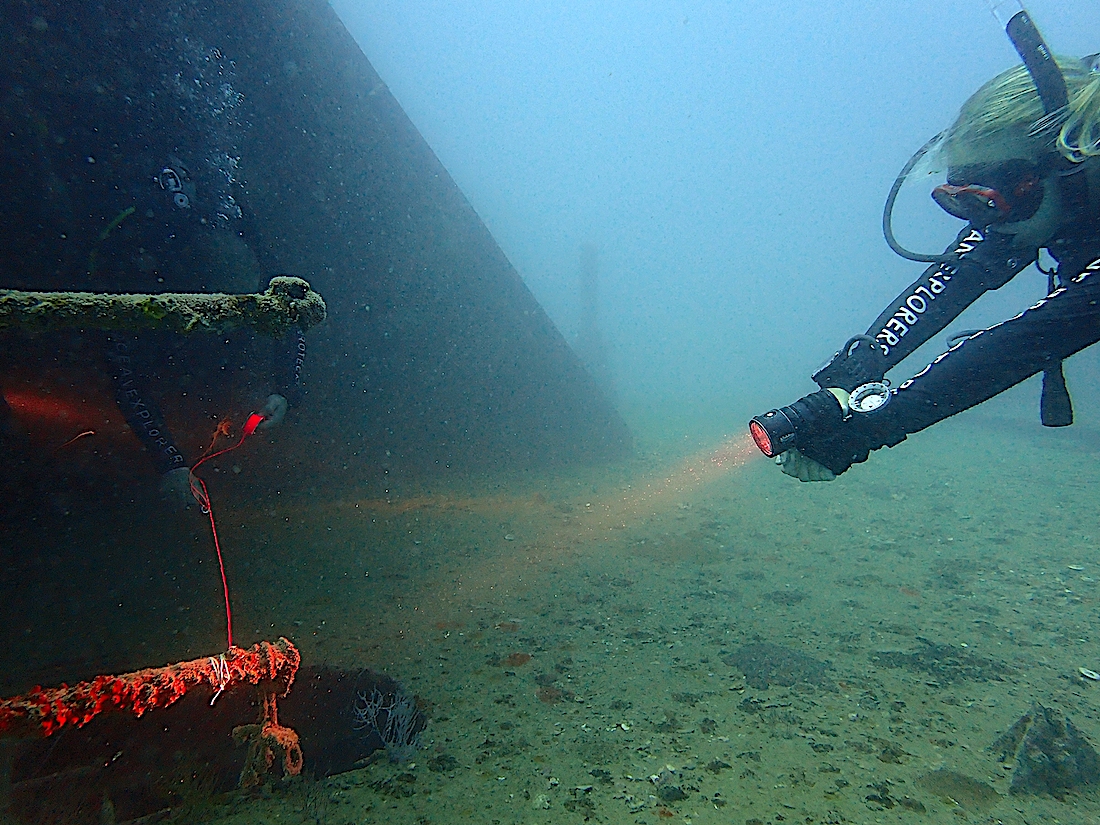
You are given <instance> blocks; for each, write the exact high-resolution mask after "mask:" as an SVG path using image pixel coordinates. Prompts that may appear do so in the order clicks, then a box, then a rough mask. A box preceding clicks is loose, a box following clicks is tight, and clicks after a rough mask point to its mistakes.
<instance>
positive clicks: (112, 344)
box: [107, 336, 187, 476]
mask: <svg viewBox="0 0 1100 825" xmlns="http://www.w3.org/2000/svg"><path fill="white" fill-rule="evenodd" d="M132 349H133V347H132V346H131V342H130V341H128V340H124V339H122V338H116V337H113V336H112V338H111V339H110V341H109V343H108V349H107V359H108V360H109V361H110V363H111V377H112V379H113V380H114V385H115V400H116V401H117V402H118V406H119V409H120V410H121V411H122V415H123V417H124V418H125V419H126V423H127V424H129V425H130V429H131V430H133V431H134V434H135V435H136V436H137V437H138V439H139V440H140V441H141V443H142V444H143V445H144V446H145V449H146V450H148V452H149V455H150V456H151V457H152V459H153V463H154V464H155V465H156V468H157V472H159V473H160V474H161V475H162V476H165V475H167V474H168V473H170V472H171V471H173V470H178V469H181V468H186V467H187V460H186V458H184V455H183V453H182V452H181V451H180V449H179V448H178V447H177V446H176V443H175V440H174V439H173V438H172V434H171V433H170V432H169V431H168V427H167V425H166V424H165V423H164V416H163V415H161V412H160V409H159V408H158V407H157V405H156V402H154V401H153V399H152V398H151V397H150V396H149V392H148V388H147V387H146V385H145V381H144V380H143V376H142V375H141V371H140V370H139V368H138V364H137V361H136V359H135V358H134V354H133V352H132Z"/></svg>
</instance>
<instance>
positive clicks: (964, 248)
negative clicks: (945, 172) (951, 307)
mask: <svg viewBox="0 0 1100 825" xmlns="http://www.w3.org/2000/svg"><path fill="white" fill-rule="evenodd" d="M982 240H984V237H983V236H982V233H981V232H979V231H978V230H977V229H974V230H972V231H971V232H970V234H969V235H967V236H966V237H965V238H963V239H962V241H960V242H959V245H958V246H956V247H955V250H954V254H955V255H963V254H965V253H967V252H970V251H971V250H973V249H974V245H975V244H976V243H979V242H980V241H982ZM953 273H954V267H952V266H951V265H950V264H948V263H942V264H940V266H939V267H938V268H937V269H936V271H935V272H934V273H933V274H932V275H929V276H928V282H927V284H921V285H920V286H918V287H916V288H915V289H914V290H913V292H912V294H911V295H909V297H907V298H906V299H905V300H904V301H903V302H902V304H901V306H900V307H898V309H897V310H896V311H895V312H894V314H893V315H892V316H891V318H890V320H889V321H887V322H886V324H885V325H884V326H883V328H882V329H880V330H879V331H878V334H877V335H875V340H876V341H878V342H879V348H880V349H881V350H882V354H883V355H889V354H890V348H891V347H896V346H897V345H898V343H900V341H901V339H902V338H903V337H905V335H906V333H908V332H909V329H910V327H912V326H913V325H914V324H916V323H917V322H918V321H919V320H920V316H921V315H923V314H924V312H925V310H927V309H928V305H929V304H930V303H931V302H932V301H934V300H936V296H937V295H939V294H940V293H941V292H943V291H944V290H945V289H946V288H947V282H948V281H950V280H951V276H952V274H953Z"/></svg>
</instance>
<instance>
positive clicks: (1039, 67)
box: [882, 0, 1088, 263]
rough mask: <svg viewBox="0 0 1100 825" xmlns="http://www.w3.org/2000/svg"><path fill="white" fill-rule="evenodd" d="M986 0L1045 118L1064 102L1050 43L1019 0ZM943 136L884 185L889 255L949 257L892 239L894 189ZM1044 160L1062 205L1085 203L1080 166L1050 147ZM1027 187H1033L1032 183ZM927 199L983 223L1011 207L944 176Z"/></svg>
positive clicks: (993, 194)
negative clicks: (1054, 177) (943, 181)
mask: <svg viewBox="0 0 1100 825" xmlns="http://www.w3.org/2000/svg"><path fill="white" fill-rule="evenodd" d="M988 3H989V8H990V11H991V12H992V13H993V16H994V17H995V18H996V19H997V21H998V22H999V23H1000V24H1001V25H1002V26H1004V29H1005V33H1006V34H1007V35H1008V39H1009V40H1010V41H1011V43H1012V46H1013V48H1015V50H1016V53H1017V54H1018V55H1019V56H1020V59H1021V60H1022V61H1023V64H1024V68H1026V69H1027V72H1028V75H1029V76H1030V77H1031V80H1032V82H1033V83H1034V84H1035V89H1036V91H1037V92H1038V94H1039V100H1040V102H1041V103H1042V107H1043V112H1044V113H1045V115H1046V116H1047V117H1051V116H1055V115H1056V113H1059V112H1061V111H1064V110H1065V108H1066V106H1067V104H1068V102H1069V94H1068V91H1067V88H1066V81H1065V78H1064V77H1063V76H1062V72H1061V70H1060V69H1059V68H1058V64H1057V63H1056V62H1055V60H1054V56H1053V54H1052V53H1051V51H1050V47H1049V46H1047V44H1046V42H1045V41H1044V40H1043V37H1042V35H1041V34H1039V30H1038V29H1037V28H1036V26H1035V23H1034V22H1032V20H1031V16H1030V15H1029V14H1028V13H1027V10H1026V9H1025V8H1024V7H1023V5H1022V4H1021V3H1020V2H1019V0H988ZM945 135H946V131H944V132H940V133H939V134H937V135H936V136H935V137H933V138H932V139H931V140H929V141H927V142H926V143H925V144H924V145H923V146H921V148H920V149H918V150H917V151H916V152H915V153H914V154H913V156H912V157H911V158H910V159H909V161H908V162H907V163H906V164H905V166H904V167H902V170H901V172H900V173H898V176H897V178H896V179H895V180H894V184H893V186H891V187H890V193H889V194H888V195H887V197H886V204H885V206H884V207H883V211H882V233H883V236H884V237H885V238H886V243H887V244H888V245H889V247H890V249H892V250H893V251H894V252H895V253H897V254H898V255H900V256H901V257H903V258H907V259H908V260H911V261H920V262H922V263H939V262H943V261H945V260H948V259H949V257H950V254H938V255H927V254H921V253H918V252H913V251H911V250H909V249H906V248H905V247H903V246H902V245H901V244H900V243H898V241H897V239H896V238H895V237H894V231H893V212H894V202H895V201H896V199H897V196H898V193H899V192H900V191H901V188H902V186H904V184H905V181H906V179H907V178H908V177H909V174H910V173H911V172H912V171H913V168H914V167H915V166H916V165H917V164H918V163H919V162H920V161H921V159H922V158H923V157H924V156H925V155H926V154H927V153H928V152H929V151H930V150H931V149H933V147H936V146H937V145H938V144H940V142H941V141H942V140H943V138H944V137H945ZM1049 164H1050V165H1049V166H1048V167H1047V168H1048V169H1049V168H1053V169H1054V170H1055V171H1056V174H1057V186H1058V189H1059V194H1060V195H1061V198H1062V201H1063V203H1064V205H1065V206H1066V207H1067V208H1069V209H1071V210H1076V209H1079V208H1084V207H1086V206H1087V203H1088V184H1087V181H1086V179H1085V177H1084V176H1083V175H1081V174H1076V173H1079V172H1080V171H1081V166H1080V165H1078V164H1074V163H1073V162H1071V161H1070V160H1068V159H1067V158H1065V157H1063V156H1062V155H1061V154H1059V153H1058V152H1056V151H1052V153H1051V156H1050V158H1049ZM960 184H961V185H960ZM1031 186H1034V182H1033V181H1032V182H1031ZM1028 194H1030V195H1031V196H1032V198H1034V195H1035V192H1034V191H1030V190H1029V192H1028ZM933 198H934V199H935V200H936V202H937V203H938V204H939V205H940V206H941V207H943V208H944V209H945V210H946V211H947V212H949V213H950V214H953V215H955V216H956V217H960V218H963V219H964V220H965V219H967V216H968V215H969V214H974V215H975V216H981V217H977V218H976V220H977V222H979V223H984V225H988V224H990V223H993V222H995V221H996V220H998V219H1000V220H1006V219H1009V215H1008V213H1009V211H1010V208H1011V205H1010V204H1009V203H1008V202H1007V201H1006V200H1005V199H1003V196H1002V193H1001V192H1000V191H998V190H996V189H993V188H990V187H988V186H980V185H976V184H974V183H971V182H968V181H959V182H953V181H951V180H950V178H949V180H948V183H946V184H942V185H940V186H937V187H936V189H935V191H934V192H933ZM982 217H988V219H989V220H987V221H982V220H981V218H982Z"/></svg>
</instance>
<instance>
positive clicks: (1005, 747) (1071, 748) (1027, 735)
mask: <svg viewBox="0 0 1100 825" xmlns="http://www.w3.org/2000/svg"><path fill="white" fill-rule="evenodd" d="M992 750H993V751H994V752H995V753H996V754H997V757H998V759H1000V761H1002V762H1008V761H1009V760H1010V759H1012V758H1013V757H1015V759H1016V767H1015V768H1014V769H1013V771H1012V783H1011V785H1010V786H1009V791H1010V792H1011V793H1015V794H1050V795H1052V796H1055V797H1061V796H1062V795H1063V794H1065V793H1066V792H1067V791H1072V790H1077V789H1079V788H1083V787H1085V786H1087V785H1092V784H1095V783H1096V782H1097V781H1100V756H1098V755H1097V753H1096V751H1095V749H1093V747H1092V745H1090V744H1089V742H1088V740H1086V739H1085V737H1084V736H1082V735H1081V733H1080V731H1078V730H1077V728H1076V727H1074V725H1073V723H1072V722H1070V721H1069V719H1068V718H1066V717H1064V716H1062V715H1061V714H1060V713H1058V712H1057V711H1055V710H1051V709H1050V708H1046V707H1043V706H1042V705H1040V704H1039V703H1038V702H1036V703H1035V704H1034V705H1032V706H1031V710H1029V711H1028V712H1027V713H1025V714H1024V715H1023V716H1021V717H1020V718H1019V719H1017V720H1016V722H1015V723H1013V725H1012V727H1010V728H1009V729H1008V730H1007V731H1005V732H1004V733H1003V734H1001V735H1000V736H998V737H997V739H996V741H995V742H994V743H993V746H992Z"/></svg>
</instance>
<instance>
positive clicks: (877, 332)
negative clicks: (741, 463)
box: [799, 227, 1100, 473]
mask: <svg viewBox="0 0 1100 825" xmlns="http://www.w3.org/2000/svg"><path fill="white" fill-rule="evenodd" d="M1083 235H1084V236H1083V237H1081V238H1078V239H1067V240H1062V241H1058V242H1056V243H1054V244H1051V245H1050V247H1049V251H1050V252H1051V254H1052V255H1053V256H1054V258H1055V260H1057V262H1058V269H1057V273H1056V274H1054V275H1053V276H1052V277H1051V288H1050V290H1049V294H1047V296H1046V297H1044V298H1043V299H1041V300H1040V301H1038V302H1037V303H1035V304H1034V305H1032V306H1030V307H1028V308H1027V309H1026V310H1024V311H1023V312H1021V313H1020V314H1019V315H1016V316H1014V317H1012V318H1009V319H1008V320H1006V321H1002V322H1000V323H999V324H994V325H993V326H991V327H989V328H987V329H983V330H978V331H975V332H971V333H969V334H968V335H966V337H964V338H962V339H961V340H959V341H958V342H957V343H955V344H954V345H953V346H951V347H950V348H949V349H948V350H947V351H946V352H944V353H942V354H941V355H939V356H938V357H937V358H936V359H935V360H934V361H933V362H932V363H931V364H929V365H928V366H927V367H925V368H924V369H923V370H921V371H920V372H919V373H917V374H916V375H915V376H913V377H912V378H910V379H909V380H907V381H905V382H904V383H903V384H901V385H900V386H899V387H898V388H897V389H896V390H894V391H893V392H892V397H891V399H890V401H889V403H888V404H886V405H885V406H884V407H882V408H880V409H879V410H877V411H875V412H872V413H867V414H858V413H854V414H851V415H849V417H848V418H847V419H845V420H844V421H843V422H842V423H841V424H839V426H837V427H834V428H831V429H829V428H826V431H824V432H822V433H821V434H820V435H815V437H813V438H812V439H810V440H808V442H807V443H806V444H805V445H802V444H801V443H800V446H799V449H800V450H801V451H802V452H803V453H804V454H805V455H807V456H808V457H810V458H812V459H814V460H815V461H818V462H819V463H821V464H823V465H825V466H826V467H828V468H829V469H830V470H832V471H833V472H834V473H842V472H844V471H845V470H847V469H848V468H849V467H850V466H851V465H852V464H856V463H859V462H861V461H866V460H867V456H868V453H869V452H870V451H871V450H876V449H878V448H879V447H884V446H886V447H892V446H894V445H895V444H898V443H900V442H901V441H903V440H905V437H906V436H907V435H908V434H910V433H915V432H918V431H920V430H923V429H924V428H925V427H929V426H931V425H932V424H935V423H936V422H937V421H942V420H943V419H945V418H947V417H948V416H952V415H954V414H955V413H958V412H962V411H963V410H966V409H969V408H971V407H974V406H976V405H978V404H980V403H982V402H983V401H985V400H987V399H989V398H992V397H993V396H995V395H997V394H998V393H1000V392H1003V391H1004V390H1006V389H1008V388H1009V387H1012V386H1014V385H1016V384H1018V383H1020V382H1021V381H1023V380H1024V379H1026V378H1030V377H1031V376H1032V375H1035V374H1037V373H1040V372H1047V374H1048V375H1049V376H1051V377H1052V380H1053V381H1055V382H1056V381H1057V380H1058V379H1060V376H1061V372H1060V369H1061V362H1062V360H1063V359H1065V358H1068V357H1069V356H1071V355H1073V354H1074V353H1076V352H1079V351H1080V350H1082V349H1084V348H1085V347H1087V346H1089V345H1091V344H1095V343H1096V342H1097V341H1100V231H1096V229H1095V227H1093V228H1092V231H1090V232H1087V233H1083ZM1011 242H1012V239H1011V237H1010V236H1008V235H1005V234H1001V233H996V232H987V231H982V230H978V229H975V228H973V227H967V228H966V229H965V230H963V231H962V232H961V233H959V236H958V238H956V240H955V243H954V244H953V245H952V246H951V247H950V248H949V250H948V253H947V260H945V261H944V262H943V263H939V264H933V265H932V266H930V267H928V268H927V269H926V270H925V271H924V273H923V274H922V275H921V277H920V278H918V279H917V280H916V281H915V282H914V283H913V284H912V285H911V286H910V287H909V288H908V289H906V290H905V291H904V292H902V293H901V295H899V296H898V298H897V299H895V300H894V302H893V303H891V305H890V306H889V307H888V308H887V309H886V311H885V312H883V313H882V314H881V315H880V316H879V317H878V319H877V320H876V321H875V323H874V325H873V326H872V327H871V329H870V330H868V332H867V337H865V338H862V339H860V340H858V341H856V342H855V343H854V345H853V346H851V347H849V348H848V351H847V352H841V353H837V355H835V356H834V357H833V359H832V360H831V361H830V362H829V363H828V364H827V365H826V366H824V367H823V368H822V369H821V370H819V371H818V372H817V373H815V375H814V380H815V381H816V382H817V383H818V385H819V386H821V387H822V388H823V389H824V388H827V387H840V388H843V389H845V390H848V391H849V392H850V391H852V390H853V389H855V388H856V387H857V386H859V385H860V384H863V383H866V382H869V381H879V380H881V379H882V377H883V376H884V375H885V373H886V371H887V370H889V369H890V368H892V367H893V366H894V365H896V364H898V363H899V362H900V361H901V360H902V359H903V358H905V357H906V356H907V355H909V354H910V353H912V352H913V351H914V350H915V349H916V348H917V347H919V346H920V345H921V344H923V343H924V342H925V341H927V340H928V339H929V338H931V337H932V336H933V335H935V334H936V333H938V332H939V331H940V330H942V329H943V328H944V327H945V326H947V324H949V323H950V322H951V321H952V320H954V319H955V318H956V317H957V316H958V315H959V313H961V312H962V311H963V310H964V309H966V308H967V307H968V306H970V304H972V303H973V302H974V301H975V300H977V299H978V298H979V297H980V296H981V295H982V294H983V293H984V292H986V291H987V290H990V289H997V288H999V287H1001V286H1004V285H1005V284H1006V283H1008V281H1009V280H1011V279H1012V277H1013V276H1015V275H1016V274H1017V273H1018V272H1020V271H1021V270H1022V269H1024V268H1026V267H1027V266H1028V265H1030V264H1031V263H1033V262H1034V261H1035V260H1036V256H1037V254H1038V250H1035V251H1033V252H1032V253H1031V254H1030V255H1028V254H1026V253H1021V252H1020V251H1019V250H1018V249H1014V248H1013V247H1012V246H1011ZM872 339H873V340H874V344H873V345H872V343H871V340H872ZM1058 423H1068V422H1067V421H1061V422H1058Z"/></svg>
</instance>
